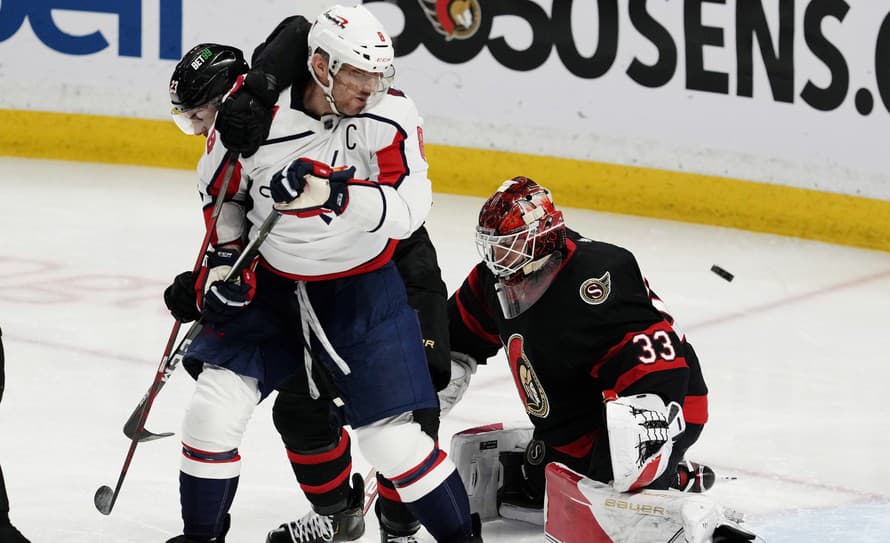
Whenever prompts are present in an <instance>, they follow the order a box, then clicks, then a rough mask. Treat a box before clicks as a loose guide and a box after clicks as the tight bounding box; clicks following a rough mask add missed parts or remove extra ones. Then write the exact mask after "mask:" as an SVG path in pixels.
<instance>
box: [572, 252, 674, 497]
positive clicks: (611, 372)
mask: <svg viewBox="0 0 890 543" xmlns="http://www.w3.org/2000/svg"><path fill="white" fill-rule="evenodd" d="M622 255H623V256H622ZM610 265H611V266H614V268H613V271H615V272H616V273H614V274H613V275H612V288H613V291H614V292H620V293H621V294H620V296H621V298H620V301H621V302H622V303H621V304H620V305H617V306H615V307H607V306H605V305H604V306H599V307H598V309H592V310H595V311H605V312H607V313H604V314H603V315H600V318H599V319H597V321H598V322H600V323H602V322H606V323H607V324H605V325H602V324H601V325H600V327H599V328H597V329H596V330H595V331H594V333H592V334H591V336H592V337H595V338H598V340H597V342H596V343H595V347H594V350H593V352H594V356H593V360H594V362H593V363H592V364H591V367H590V368H589V374H590V376H591V378H592V379H593V380H595V381H596V382H597V383H599V385H600V386H601V388H602V390H604V393H603V395H604V401H605V402H606V406H605V407H606V426H607V434H608V440H609V453H610V454H609V455H610V459H611V464H612V472H613V477H614V480H613V486H614V487H615V489H617V490H619V491H627V490H633V489H639V488H644V487H646V486H648V485H649V484H651V483H652V482H654V481H655V480H657V479H658V478H659V477H660V476H661V475H662V474H663V473H664V471H665V469H667V467H668V465H669V464H670V457H671V452H672V450H673V443H674V440H675V438H676V437H677V436H679V435H680V434H681V433H682V432H683V431H684V430H685V427H686V425H685V420H684V418H683V413H682V407H681V406H682V405H683V400H684V397H685V394H686V390H687V384H688V380H689V366H688V364H687V362H686V359H685V352H686V351H685V348H684V344H683V342H682V340H681V338H680V337H679V336H678V334H677V332H676V331H675V330H674V329H673V327H672V326H671V324H670V323H669V322H668V321H666V320H665V319H664V318H663V316H662V315H661V313H659V312H658V311H657V310H656V308H654V307H653V306H651V304H647V305H644V304H639V303H638V300H641V299H643V300H646V299H648V290H647V288H646V285H645V282H644V281H643V278H642V275H641V274H640V272H639V268H638V266H637V264H636V261H635V260H634V259H633V256H632V255H631V254H630V253H626V252H625V253H618V258H617V259H616V260H615V262H614V263H612V264H610Z"/></svg>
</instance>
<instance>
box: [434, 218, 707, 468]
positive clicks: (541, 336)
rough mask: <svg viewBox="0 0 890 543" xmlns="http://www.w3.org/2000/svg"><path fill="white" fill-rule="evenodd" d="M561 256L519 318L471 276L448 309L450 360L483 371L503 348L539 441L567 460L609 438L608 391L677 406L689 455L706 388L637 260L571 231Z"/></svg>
mask: <svg viewBox="0 0 890 543" xmlns="http://www.w3.org/2000/svg"><path fill="white" fill-rule="evenodd" d="M561 253H562V254H561V259H560V258H557V259H556V260H557V261H558V263H557V264H555V265H556V266H558V269H556V270H554V273H555V275H553V276H552V279H551V280H550V282H549V285H548V286H546V287H545V288H546V290H545V291H544V292H543V294H540V297H539V298H537V300H536V301H534V302H533V303H532V304H531V305H530V306H528V307H527V308H524V309H523V310H522V312H521V313H519V314H518V315H517V316H514V317H513V318H506V316H505V314H504V310H503V309H502V304H501V302H500V301H499V295H498V291H499V290H501V289H503V284H502V283H501V282H499V280H498V278H497V277H495V275H494V274H493V273H492V272H491V271H490V270H489V269H488V268H487V267H486V266H485V264H483V263H481V262H480V263H479V264H478V265H477V266H476V267H474V268H473V270H472V271H471V272H470V274H469V276H468V277H467V278H466V280H465V281H464V282H463V284H462V285H461V287H460V288H459V289H458V290H457V291H456V292H455V293H454V294H453V295H452V296H451V297H450V299H449V301H448V311H449V321H450V325H449V329H450V337H451V349H452V351H456V352H462V353H466V354H469V355H470V356H472V357H473V358H474V359H476V360H477V361H479V362H484V361H485V360H486V359H488V358H489V357H491V356H493V355H494V354H495V353H496V352H497V351H498V350H499V349H500V348H501V347H504V350H505V352H506V355H507V360H508V362H509V364H510V370H511V372H512V374H513V380H514V383H515V385H516V389H517V391H518V392H519V397H520V399H521V401H522V402H523V404H524V406H525V410H526V412H527V413H528V416H529V419H530V420H531V422H532V424H533V425H534V427H535V437H536V438H537V439H540V440H543V441H544V442H545V443H546V444H547V445H548V446H550V447H554V448H556V449H558V450H560V451H562V452H565V453H567V454H569V455H570V456H573V457H576V458H577V457H582V456H585V455H586V454H587V453H588V452H589V451H590V449H591V447H592V445H593V443H594V442H595V441H596V438H597V435H599V434H601V433H603V432H604V428H605V418H604V404H603V395H602V393H603V391H604V390H613V391H615V392H616V393H617V394H618V395H621V396H627V395H632V394H639V393H654V394H657V395H659V396H660V397H661V398H662V400H664V401H665V402H666V403H667V402H670V401H676V402H678V403H679V404H680V405H682V406H683V413H684V416H685V419H686V422H687V429H686V432H685V434H684V436H682V438H681V439H682V441H684V442H686V443H685V444H686V447H688V445H689V444H691V443H692V442H694V441H695V439H696V438H697V437H698V434H699V433H700V431H701V426H702V425H703V424H704V423H705V422H706V421H707V417H708V408H707V387H706V385H705V382H704V379H703V377H702V374H701V368H700V367H699V363H698V358H697V357H696V354H695V351H694V350H693V348H692V346H691V345H690V344H689V343H687V342H686V340H685V338H684V337H683V336H682V335H681V334H678V332H677V331H676V330H675V328H674V326H673V319H672V318H671V317H670V315H668V314H667V313H666V312H664V311H663V310H661V307H660V306H661V300H660V299H658V297H657V296H656V295H655V294H654V293H653V292H652V291H651V290H650V289H649V287H648V284H647V282H646V281H645V280H644V278H643V276H642V274H641V272H640V269H639V266H638V264H637V261H636V259H635V258H634V256H633V254H631V252H630V251H628V250H626V249H624V248H621V247H618V246H615V245H611V244H608V243H603V242H600V241H593V240H590V239H587V238H584V237H582V236H580V235H579V234H578V233H576V232H574V231H571V230H568V229H566V236H565V247H564V249H563V250H562V251H561ZM501 296H502V297H503V293H502V294H501ZM686 447H682V449H684V450H685V448H686Z"/></svg>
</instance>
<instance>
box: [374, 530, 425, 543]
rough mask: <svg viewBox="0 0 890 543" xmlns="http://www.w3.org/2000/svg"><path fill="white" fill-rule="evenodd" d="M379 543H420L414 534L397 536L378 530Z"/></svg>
mask: <svg viewBox="0 0 890 543" xmlns="http://www.w3.org/2000/svg"><path fill="white" fill-rule="evenodd" d="M380 543H420V540H419V539H417V537H416V535H415V534H410V535H397V534H393V533H390V532H388V531H387V530H386V529H384V528H380Z"/></svg>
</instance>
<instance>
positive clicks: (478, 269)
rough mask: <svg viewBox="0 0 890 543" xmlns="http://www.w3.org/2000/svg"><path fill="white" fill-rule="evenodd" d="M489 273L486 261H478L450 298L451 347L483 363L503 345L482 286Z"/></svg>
mask: <svg viewBox="0 0 890 543" xmlns="http://www.w3.org/2000/svg"><path fill="white" fill-rule="evenodd" d="M489 273H490V272H489V271H488V270H487V269H486V268H485V265H484V264H482V263H479V264H477V265H476V266H474V267H473V269H472V270H470V273H469V275H467V277H466V279H464V282H463V283H462V284H461V286H460V288H458V289H457V290H456V291H454V293H453V294H452V295H451V297H449V298H448V336H449V338H450V341H451V350H452V351H455V352H460V353H464V354H467V355H469V356H471V357H472V358H473V359H475V360H476V361H478V362H479V363H481V364H484V363H485V361H486V360H487V359H489V358H491V357H492V356H494V355H495V354H496V353H497V352H498V350H500V348H501V339H500V336H498V329H497V324H496V323H495V321H494V317H493V312H492V310H491V307H489V305H488V302H487V301H486V299H485V296H484V294H483V288H482V281H483V277H484V276H485V274H489Z"/></svg>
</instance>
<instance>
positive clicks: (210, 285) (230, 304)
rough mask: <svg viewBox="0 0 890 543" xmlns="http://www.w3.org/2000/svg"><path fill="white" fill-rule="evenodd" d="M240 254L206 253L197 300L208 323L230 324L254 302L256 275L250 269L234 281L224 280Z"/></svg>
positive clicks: (231, 252) (232, 251)
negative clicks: (230, 321)
mask: <svg viewBox="0 0 890 543" xmlns="http://www.w3.org/2000/svg"><path fill="white" fill-rule="evenodd" d="M240 255H241V252H240V251H239V250H237V249H216V250H213V251H210V252H208V253H207V258H206V259H205V264H204V266H202V267H201V271H200V272H199V273H198V278H197V280H196V281H195V294H196V296H195V299H196V302H197V306H198V308H200V310H201V316H202V317H203V319H204V320H205V321H206V322H214V323H220V322H226V321H229V320H231V319H232V318H234V317H235V316H236V315H237V314H238V313H240V312H241V310H242V309H243V308H244V307H246V306H247V304H249V303H250V301H251V300H253V296H254V294H256V276H255V275H254V273H253V270H251V269H250V267H249V266H248V267H245V269H244V270H243V271H242V272H241V275H240V277H238V278H237V279H235V280H234V281H229V282H227V281H226V280H225V279H226V276H227V275H228V274H229V272H230V271H231V270H232V266H234V265H235V262H237V261H238V257H239V256H240Z"/></svg>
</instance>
